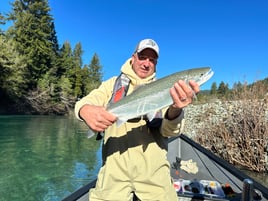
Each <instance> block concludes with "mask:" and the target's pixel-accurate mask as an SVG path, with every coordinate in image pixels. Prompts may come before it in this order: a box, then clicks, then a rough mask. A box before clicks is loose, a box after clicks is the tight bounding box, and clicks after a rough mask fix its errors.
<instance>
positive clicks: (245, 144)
mask: <svg viewBox="0 0 268 201" xmlns="http://www.w3.org/2000/svg"><path fill="white" fill-rule="evenodd" d="M267 109H268V105H267V98H266V99H261V100H246V101H222V100H215V101H213V102H209V103H205V104H198V102H196V103H195V104H192V105H190V106H189V107H187V108H185V119H186V122H185V128H184V133H185V134H187V135H188V136H189V137H191V138H193V139H195V141H197V142H198V143H200V144H201V145H203V146H205V147H206V148H208V149H210V150H211V151H213V152H214V153H216V154H217V155H219V156H220V157H222V158H224V159H225V160H227V161H229V162H230V163H232V164H234V165H241V166H244V167H245V168H247V169H249V170H252V171H258V172H268V110H267ZM256 156H258V158H256Z"/></svg>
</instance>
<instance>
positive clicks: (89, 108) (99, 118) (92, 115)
mask: <svg viewBox="0 0 268 201" xmlns="http://www.w3.org/2000/svg"><path fill="white" fill-rule="evenodd" d="M79 115H80V117H81V118H82V119H83V120H84V121H85V123H86V124H87V125H88V126H89V127H90V129H92V130H93V131H95V132H103V131H104V130H105V129H106V128H107V127H109V126H111V125H112V124H113V123H114V122H115V121H116V119H117V118H116V116H114V115H113V114H112V113H109V112H108V111H107V110H106V109H105V107H101V106H94V105H84V106H83V107H82V108H81V109H80V111H79Z"/></svg>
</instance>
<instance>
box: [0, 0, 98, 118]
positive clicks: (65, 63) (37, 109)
mask: <svg viewBox="0 0 268 201" xmlns="http://www.w3.org/2000/svg"><path fill="white" fill-rule="evenodd" d="M6 22H12V23H11V24H12V25H11V26H10V27H8V29H7V30H3V29H1V26H0V47H1V51H0V108H1V109H0V113H2V114H3V113H9V114H10V113H11V114H12V113H13V114H14V113H23V114H25V113H26V114H52V113H55V114H66V113H68V111H69V110H70V109H72V108H73V105H74V102H75V101H76V100H77V99H78V98H80V97H82V96H84V95H86V94H87V93H88V92H89V91H91V90H92V89H93V88H95V87H96V86H98V85H99V83H100V81H101V80H102V67H101V65H100V60H99V57H98V55H97V54H94V55H93V56H92V59H91V62H90V63H89V64H86V65H83V64H82V54H83V49H82V44H80V43H78V44H76V45H75V47H74V48H72V47H71V45H70V43H69V42H67V41H66V42H65V43H64V44H63V45H59V44H58V40H57V35H56V31H55V26H54V19H53V16H51V14H50V7H49V5H48V1H47V0H15V1H14V2H13V4H12V10H11V11H10V12H9V13H8V14H3V13H1V11H0V23H1V25H2V26H3V25H4V24H5V23H6Z"/></svg>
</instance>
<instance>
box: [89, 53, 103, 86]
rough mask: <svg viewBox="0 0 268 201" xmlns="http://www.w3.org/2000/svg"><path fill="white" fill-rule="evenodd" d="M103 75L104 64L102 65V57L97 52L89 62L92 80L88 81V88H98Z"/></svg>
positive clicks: (90, 78)
mask: <svg viewBox="0 0 268 201" xmlns="http://www.w3.org/2000/svg"><path fill="white" fill-rule="evenodd" d="M102 77H103V72H102V66H101V65H100V59H99V57H98V55H97V54H96V53H95V54H94V55H93V57H92V60H91V62H90V64H89V80H90V82H89V83H88V90H89V91H91V90H93V89H95V88H97V87H98V86H99V85H100V83H101V81H102Z"/></svg>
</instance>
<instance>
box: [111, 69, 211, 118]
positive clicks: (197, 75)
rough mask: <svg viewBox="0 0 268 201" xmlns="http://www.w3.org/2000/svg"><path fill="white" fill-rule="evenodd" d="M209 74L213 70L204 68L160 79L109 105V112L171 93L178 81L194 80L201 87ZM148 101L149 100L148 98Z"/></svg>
mask: <svg viewBox="0 0 268 201" xmlns="http://www.w3.org/2000/svg"><path fill="white" fill-rule="evenodd" d="M209 72H211V68H209V67H203V68H195V69H190V70H185V71H181V72H177V73H174V74H171V75H169V76H166V77H164V78H161V79H158V80H156V81H154V82H151V83H149V84H146V85H143V86H140V87H139V88H137V89H136V90H135V91H133V92H132V93H131V94H130V95H128V96H126V97H124V98H123V99H121V100H120V101H118V102H116V103H114V104H111V105H109V106H108V108H107V109H108V111H111V112H112V111H113V110H114V109H115V108H117V107H122V105H124V104H130V103H131V102H133V101H134V102H137V99H138V100H139V101H144V100H146V97H148V96H153V95H154V92H162V91H164V90H168V91H169V89H170V88H171V87H172V86H173V85H174V83H175V82H177V81H178V80H184V81H186V82H189V80H194V81H196V82H197V83H198V84H199V85H201V84H203V83H204V82H205V81H207V80H205V79H206V76H208V73H209ZM212 73H213V72H212ZM209 76H210V77H211V76H212V75H209ZM210 77H209V78H210ZM209 78H208V79H209ZM203 80H205V81H204V82H203ZM154 98H159V95H158V97H154ZM147 100H148V98H147ZM137 107H138V106H137ZM115 115H116V114H115Z"/></svg>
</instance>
